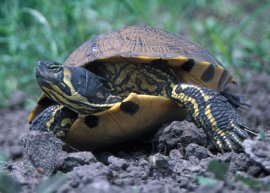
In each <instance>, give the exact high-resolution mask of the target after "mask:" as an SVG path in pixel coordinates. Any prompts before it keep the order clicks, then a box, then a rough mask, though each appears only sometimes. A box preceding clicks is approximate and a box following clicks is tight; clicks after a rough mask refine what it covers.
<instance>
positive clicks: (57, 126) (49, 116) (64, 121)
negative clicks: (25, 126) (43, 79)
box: [30, 104, 78, 139]
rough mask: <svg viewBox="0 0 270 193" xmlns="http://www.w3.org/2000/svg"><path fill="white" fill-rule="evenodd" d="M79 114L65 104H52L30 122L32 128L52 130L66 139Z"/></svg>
mask: <svg viewBox="0 0 270 193" xmlns="http://www.w3.org/2000/svg"><path fill="white" fill-rule="evenodd" d="M77 117H78V114H77V113H75V112H74V111H72V110H70V109H68V108H66V107H64V106H63V105H59V104H56V105H51V106H49V107H48V108H46V109H44V110H43V111H42V112H41V113H40V114H39V115H38V116H37V117H36V118H35V119H34V120H33V121H32V122H31V124H30V130H32V131H41V132H50V131H52V132H53V133H54V134H55V135H56V136H57V137H58V138H60V139H65V137H66V135H67V133H68V131H69V129H70V127H71V125H72V124H73V122H74V121H75V120H76V119H77Z"/></svg>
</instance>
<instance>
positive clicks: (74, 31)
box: [0, 0, 270, 107]
mask: <svg viewBox="0 0 270 193" xmlns="http://www.w3.org/2000/svg"><path fill="white" fill-rule="evenodd" d="M228 2H229V1H225V0H224V1H222V0H209V1H206V0H194V1H189V0H181V1H178V0H148V1H141V0H133V1H132V0H115V1H111V0H103V1H94V0H92V1H91V0H81V1H75V0H66V1H60V0H54V1H39V0H21V1H20V0H3V1H1V6H0V48H1V49H0V58H1V63H0V81H1V84H0V98H1V101H0V106H2V107H3V106H7V105H8V101H9V98H10V97H11V95H12V93H14V92H15V91H16V90H22V91H24V92H25V93H26V94H27V99H28V101H34V100H35V98H36V97H37V96H38V95H39V94H40V93H41V92H40V89H39V88H38V86H37V84H36V81H35V75H34V68H35V64H36V62H37V61H38V60H43V59H48V60H55V61H58V62H63V61H64V59H65V57H67V56H68V54H69V53H70V52H71V51H72V50H73V49H75V48H76V47H77V46H79V45H80V44H81V43H82V42H84V41H85V40H88V39H90V38H91V37H93V36H94V35H97V34H99V33H102V32H107V31H110V30H113V29H116V28H119V27H122V26H126V25H132V24H147V25H151V26H154V27H159V28H164V29H166V30H168V31H172V32H175V33H180V34H182V35H185V36H186V37H187V38H189V39H191V40H193V41H194V42H196V43H197V44H199V45H201V46H203V47H205V48H207V49H209V50H210V51H211V52H212V53H214V55H215V56H217V57H218V58H219V59H220V60H221V61H222V62H223V63H224V65H225V66H226V67H228V68H231V70H232V71H234V72H235V74H236V75H238V76H240V77H241V79H243V80H245V79H248V74H244V75H243V74H241V71H240V70H239V69H240V68H241V69H243V68H247V69H251V70H253V71H267V72H270V69H269V67H268V66H269V63H270V55H269V50H270V26H269V23H270V14H269V12H270V3H269V2H268V3H267V1H256V0H246V1H230V2H229V3H228Z"/></svg>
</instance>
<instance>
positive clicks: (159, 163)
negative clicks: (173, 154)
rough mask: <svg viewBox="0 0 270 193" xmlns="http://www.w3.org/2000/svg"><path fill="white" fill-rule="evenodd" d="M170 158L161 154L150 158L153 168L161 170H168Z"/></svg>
mask: <svg viewBox="0 0 270 193" xmlns="http://www.w3.org/2000/svg"><path fill="white" fill-rule="evenodd" d="M168 160H169V158H168V157H167V156H164V155H162V154H160V153H157V154H155V155H151V156H150V157H149V162H150V164H151V166H152V167H154V168H161V169H166V168H168V167H169V162H168Z"/></svg>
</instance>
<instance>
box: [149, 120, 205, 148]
mask: <svg viewBox="0 0 270 193" xmlns="http://www.w3.org/2000/svg"><path fill="white" fill-rule="evenodd" d="M153 142H154V143H157V144H158V145H157V148H158V150H159V151H162V150H165V151H166V152H169V151H170V150H171V149H184V148H185V147H187V146H188V144H190V143H196V144H199V145H206V144H207V137H206V134H205V133H204V131H203V130H202V129H200V128H197V127H196V126H195V125H194V124H193V123H190V122H187V121H182V122H179V121H174V122H172V123H171V124H170V125H168V126H166V127H164V128H161V129H160V130H159V131H158V132H157V134H156V135H155V137H154V139H153Z"/></svg>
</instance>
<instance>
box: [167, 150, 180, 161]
mask: <svg viewBox="0 0 270 193" xmlns="http://www.w3.org/2000/svg"><path fill="white" fill-rule="evenodd" d="M169 157H170V158H171V159H173V160H179V159H183V157H184V156H183V154H182V153H181V152H180V151H179V150H177V149H173V150H171V151H170V152H169Z"/></svg>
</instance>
